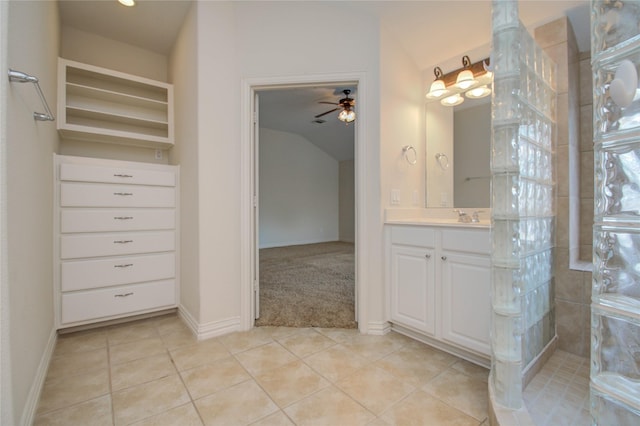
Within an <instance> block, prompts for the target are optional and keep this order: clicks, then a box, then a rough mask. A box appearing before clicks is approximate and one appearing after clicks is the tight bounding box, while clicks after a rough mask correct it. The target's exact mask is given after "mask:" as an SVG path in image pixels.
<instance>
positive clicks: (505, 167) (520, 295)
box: [491, 0, 557, 409]
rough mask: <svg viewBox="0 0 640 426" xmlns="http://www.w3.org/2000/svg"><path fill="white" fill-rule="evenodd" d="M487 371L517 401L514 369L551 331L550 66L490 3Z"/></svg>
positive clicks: (496, 387)
mask: <svg viewBox="0 0 640 426" xmlns="http://www.w3.org/2000/svg"><path fill="white" fill-rule="evenodd" d="M492 19H493V38H492V55H493V57H492V64H493V66H494V83H493V84H494V92H493V98H492V147H491V149H492V153H491V173H492V200H491V203H492V204H491V207H492V256H491V268H492V269H491V272H492V309H493V314H492V333H491V336H492V342H491V343H492V352H493V357H492V363H493V365H492V372H491V381H492V387H493V392H494V395H495V398H496V402H498V403H499V404H500V405H502V406H504V407H507V408H513V409H517V408H520V407H521V406H522V373H523V370H524V368H526V366H527V365H528V364H529V363H530V362H531V361H533V360H534V358H535V357H536V356H537V355H538V354H540V353H541V352H542V350H543V349H544V347H545V346H546V345H547V344H548V343H549V342H550V341H551V339H552V338H553V337H554V336H555V316H554V313H555V311H554V305H553V300H554V296H553V295H554V279H553V264H554V257H553V248H554V245H555V215H554V209H555V184H554V166H555V155H554V145H555V116H556V102H557V100H556V91H555V76H556V66H555V64H554V63H553V62H552V61H551V59H550V58H549V57H548V56H547V55H546V54H545V53H544V52H543V51H542V49H541V48H540V47H539V46H538V45H537V44H536V43H535V41H534V40H533V38H532V37H531V35H530V34H529V33H528V32H527V30H526V29H525V28H524V27H523V26H522V24H521V23H520V21H519V19H518V3H517V2H516V1H500V0H494V2H493V14H492Z"/></svg>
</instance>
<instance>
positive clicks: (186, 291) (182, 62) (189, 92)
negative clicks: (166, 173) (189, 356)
mask: <svg viewBox="0 0 640 426" xmlns="http://www.w3.org/2000/svg"><path fill="white" fill-rule="evenodd" d="M196 11H197V8H196V6H195V5H194V6H192V7H191V9H190V10H189V12H188V13H187V16H186V17H185V22H184V24H183V26H182V28H181V30H180V34H179V35H178V38H177V40H176V43H175V45H174V48H173V50H172V54H171V57H170V58H169V80H170V82H172V83H173V85H174V87H173V89H174V102H175V105H176V106H179V107H178V108H174V110H175V126H176V127H175V138H176V141H177V143H176V144H175V146H174V147H173V148H172V149H171V151H170V160H171V164H180V165H182V167H181V168H180V204H181V211H180V250H181V253H183V255H182V256H181V257H180V262H181V265H180V304H181V309H183V310H185V311H186V313H187V315H189V316H190V317H191V318H194V319H197V318H199V316H200V285H199V283H200V258H199V256H198V255H197V254H198V252H199V244H200V235H199V223H200V212H199V209H198V206H199V202H198V196H199V187H200V185H199V182H198V170H199V163H198V144H197V140H198V119H199V115H198V96H199V92H198V85H197V83H198V68H197V66H198V58H197V56H196V55H197V48H196V42H197V28H196V24H197V18H196Z"/></svg>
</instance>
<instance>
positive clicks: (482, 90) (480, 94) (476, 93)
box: [464, 85, 491, 99]
mask: <svg viewBox="0 0 640 426" xmlns="http://www.w3.org/2000/svg"><path fill="white" fill-rule="evenodd" d="M490 94H491V89H489V88H488V87H487V86H486V85H484V86H479V87H476V88H473V89H471V90H469V91H468V92H466V93H465V94H464V95H465V96H466V97H467V98H469V99H480V98H484V97H485V96H488V95H490Z"/></svg>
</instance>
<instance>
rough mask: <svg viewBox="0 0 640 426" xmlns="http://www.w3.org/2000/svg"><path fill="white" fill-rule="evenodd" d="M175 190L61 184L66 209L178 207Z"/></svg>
mask: <svg viewBox="0 0 640 426" xmlns="http://www.w3.org/2000/svg"><path fill="white" fill-rule="evenodd" d="M175 204H176V194H175V188H166V187H154V186H134V185H107V184H104V185H103V184H86V183H62V184H60V206H62V207H175Z"/></svg>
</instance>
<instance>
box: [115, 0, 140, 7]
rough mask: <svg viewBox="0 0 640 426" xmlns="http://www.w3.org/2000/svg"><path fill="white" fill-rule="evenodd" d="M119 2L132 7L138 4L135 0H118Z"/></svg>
mask: <svg viewBox="0 0 640 426" xmlns="http://www.w3.org/2000/svg"><path fill="white" fill-rule="evenodd" d="M118 3H120V4H121V5H124V6H127V7H132V6H135V5H136V2H135V0H118Z"/></svg>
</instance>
